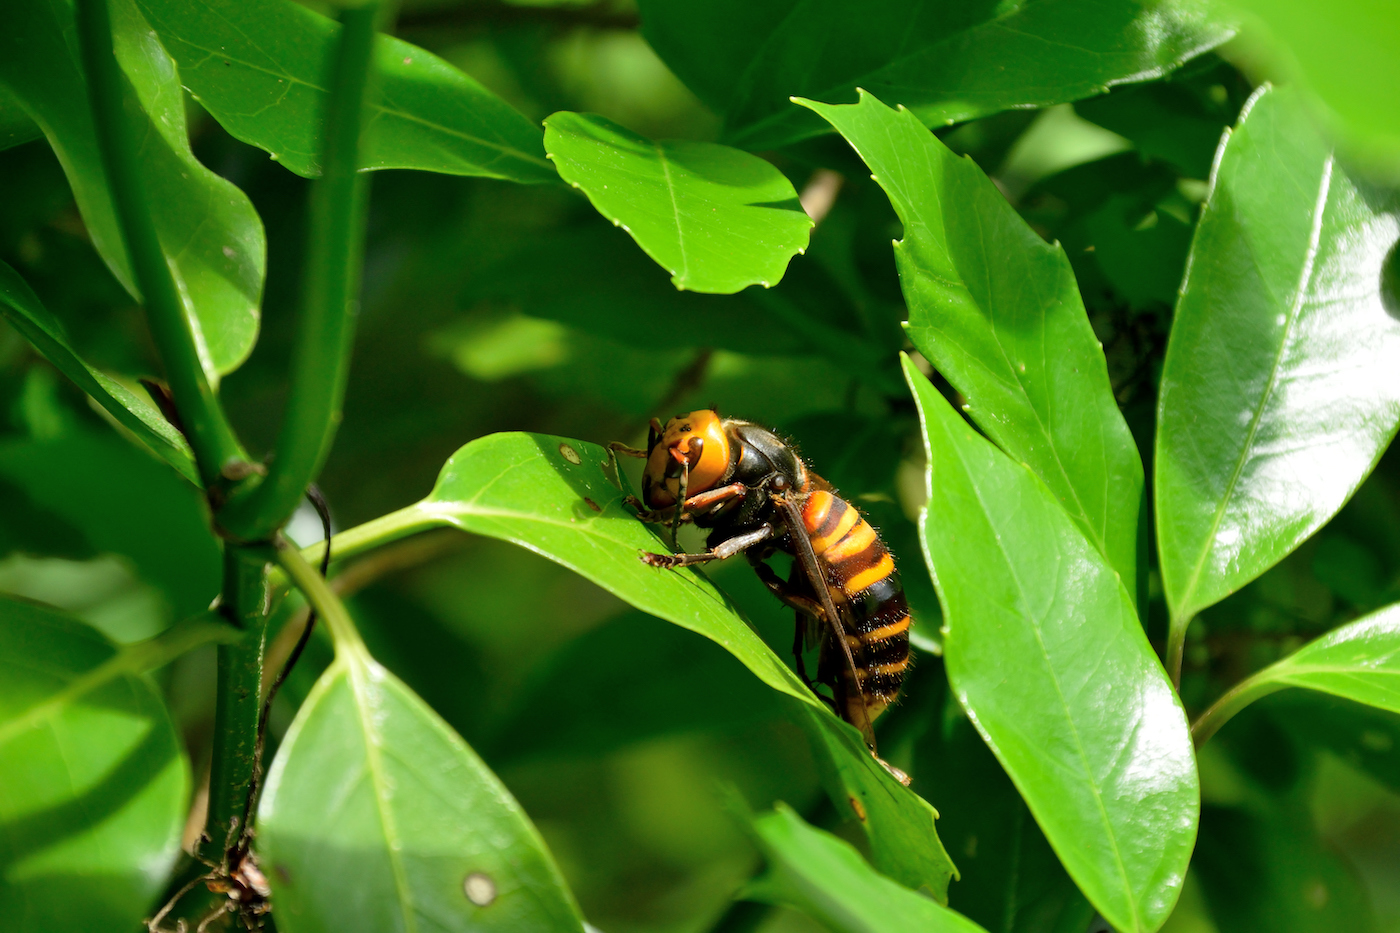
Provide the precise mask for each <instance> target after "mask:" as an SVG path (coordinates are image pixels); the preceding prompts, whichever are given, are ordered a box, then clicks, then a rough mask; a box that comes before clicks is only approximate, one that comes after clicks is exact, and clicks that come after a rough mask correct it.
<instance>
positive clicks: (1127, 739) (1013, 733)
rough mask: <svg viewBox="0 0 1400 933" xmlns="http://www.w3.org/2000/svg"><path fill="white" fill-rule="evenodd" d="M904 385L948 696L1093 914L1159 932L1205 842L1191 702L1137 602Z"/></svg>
mask: <svg viewBox="0 0 1400 933" xmlns="http://www.w3.org/2000/svg"><path fill="white" fill-rule="evenodd" d="M905 369H906V373H907V374H908V377H909V381H910V385H911V388H912V390H913V392H914V396H915V400H916V401H917V402H918V405H919V409H920V414H921V416H922V418H923V422H924V440H925V443H926V445H927V450H928V458H929V464H930V469H929V474H928V483H929V501H928V506H927V508H926V509H925V512H924V515H923V518H922V526H923V533H924V542H925V547H926V549H927V553H928V557H929V564H930V566H931V568H932V571H933V575H934V581H935V583H936V585H937V586H938V591H939V596H940V598H941V600H942V602H943V616H944V626H945V631H946V635H945V636H944V656H945V658H946V660H947V665H948V677H949V680H950V682H951V683H952V686H953V689H954V691H955V693H956V695H957V697H958V699H959V701H960V702H961V703H962V704H963V707H964V708H965V709H966V710H967V711H968V715H969V717H970V718H971V719H972V721H973V722H974V723H975V724H976V725H977V728H978V731H979V732H981V733H982V737H983V738H984V739H985V740H986V742H987V744H988V745H989V746H990V747H991V749H992V751H993V752H994V753H995V754H996V756H997V758H998V759H999V760H1000V761H1001V764H1002V767H1003V768H1005V769H1006V772H1007V774H1008V775H1010V777H1011V780H1012V781H1013V782H1014V783H1015V784H1016V787H1017V789H1018V790H1019V791H1020V792H1021V796H1022V797H1024V798H1025V800H1026V803H1027V805H1029V807H1030V809H1031V812H1032V813H1033V814H1034V815H1035V818H1036V820H1037V822H1039V823H1040V826H1041V829H1043V830H1044V831H1045V835H1046V838H1048V839H1049V840H1050V844H1051V845H1052V846H1053V847H1054V849H1055V852H1056V854H1057V855H1059V857H1060V860H1061V861H1062V862H1063V863H1064V866H1065V868H1066V869H1067V870H1068V871H1069V874H1070V877H1072V878H1073V879H1074V880H1075V882H1076V883H1077V884H1078V885H1079V888H1080V890H1081V891H1083V892H1084V894H1085V896H1086V897H1088V898H1089V900H1090V902H1092V903H1093V904H1094V906H1095V907H1097V908H1098V910H1099V912H1100V913H1101V914H1103V916H1104V918H1105V919H1107V921H1108V922H1109V923H1110V924H1111V925H1112V926H1113V927H1114V928H1115V929H1117V930H1122V931H1133V933H1137V931H1144V933H1147V931H1152V930H1155V929H1157V928H1158V927H1159V926H1161V924H1162V923H1163V921H1165V920H1166V918H1167V916H1168V915H1169V914H1170V913H1171V909H1172V906H1173V905H1174V903H1175V901H1176V898H1177V895H1178V894H1179V893H1180V891H1181V885H1182V882H1183V880H1184V878H1185V875H1186V865H1187V862H1188V861H1189V860H1190V857H1191V846H1192V842H1193V840H1194V837H1195V831H1196V818H1197V812H1198V792H1199V789H1198V784H1197V779H1196V769H1195V761H1194V759H1193V757H1192V753H1191V740H1190V736H1189V733H1188V731H1187V729H1186V719H1185V715H1184V713H1183V712H1182V708H1181V702H1180V700H1179V699H1178V698H1177V696H1176V693H1175V692H1174V691H1173V690H1172V688H1171V684H1170V683H1168V682H1167V678H1166V676H1165V675H1164V673H1163V671H1162V667H1161V665H1160V664H1159V663H1158V661H1157V657H1156V655H1155V654H1153V652H1152V648H1151V646H1150V645H1149V644H1148V643H1147V637H1146V635H1145V634H1144V633H1143V630H1142V626H1141V625H1140V624H1139V623H1138V619H1137V616H1136V615H1135V614H1134V612H1133V606H1132V600H1131V598H1130V597H1129V595H1128V592H1127V590H1126V589H1124V587H1123V584H1122V582H1121V581H1120V580H1119V579H1118V578H1117V576H1116V575H1115V574H1114V573H1113V571H1112V570H1111V569H1110V568H1109V566H1108V565H1107V564H1106V562H1105V561H1104V560H1103V557H1102V555H1100V554H1099V552H1098V551H1096V550H1095V549H1094V548H1093V546H1092V545H1091V544H1090V543H1089V542H1088V541H1087V540H1086V539H1085V537H1084V536H1083V534H1081V533H1080V531H1079V530H1078V528H1076V527H1075V525H1074V524H1073V523H1072V522H1070V520H1069V519H1068V517H1067V516H1066V515H1065V513H1064V511H1063V510H1062V509H1060V508H1059V507H1058V506H1057V504H1056V502H1055V497H1054V496H1053V495H1052V493H1051V492H1050V490H1048V489H1047V488H1046V487H1045V486H1044V485H1043V484H1042V483H1041V482H1040V481H1039V480H1037V479H1036V477H1035V475H1034V474H1033V473H1031V471H1030V470H1028V469H1026V468H1024V467H1023V466H1021V465H1020V464H1017V463H1015V462H1014V461H1013V460H1011V459H1010V458H1008V457H1006V456H1005V455H1003V454H1002V453H1001V452H999V451H998V450H997V449H996V448H995V447H994V446H993V445H992V444H990V443H988V442H987V441H986V440H985V439H983V438H982V437H981V436H979V435H978V434H977V432H976V431H974V430H973V428H972V427H971V426H970V425H969V424H967V422H965V421H964V420H963V419H961V418H960V417H958V415H957V413H956V412H955V411H954V410H953V408H952V406H950V405H949V404H948V403H947V401H945V400H944V398H943V396H942V395H940V394H939V393H938V391H937V390H936V389H934V387H933V386H932V385H931V384H930V383H929V382H928V380H926V379H924V378H923V377H922V376H920V375H918V373H917V371H915V370H914V369H913V367H912V364H910V363H909V362H908V361H907V360H906V364H905Z"/></svg>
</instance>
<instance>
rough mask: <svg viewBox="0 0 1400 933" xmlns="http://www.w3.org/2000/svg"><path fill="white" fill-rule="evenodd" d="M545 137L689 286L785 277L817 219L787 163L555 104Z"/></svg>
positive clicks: (679, 283) (736, 285) (584, 186)
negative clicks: (654, 133)
mask: <svg viewBox="0 0 1400 933" xmlns="http://www.w3.org/2000/svg"><path fill="white" fill-rule="evenodd" d="M544 125H545V133H544V144H545V148H546V149H547V150H548V151H549V157H550V158H551V159H553V160H554V165H555V167H556V168H558V170H559V175H560V177H562V178H563V179H564V180H565V181H567V182H568V183H569V184H571V185H573V186H574V187H575V188H579V189H581V190H582V191H583V193H584V194H586V195H588V199H589V200H590V201H592V202H593V206H594V207H596V208H597V209H598V212H599V213H600V214H602V215H603V216H604V217H607V218H608V219H609V220H611V221H612V222H613V223H615V224H617V225H618V226H620V227H622V229H624V230H626V231H627V232H628V233H630V234H631V235H632V239H634V240H636V241H637V245H639V246H640V247H641V248H642V249H644V250H645V251H646V253H647V255H648V256H650V257H651V258H652V259H655V260H656V262H657V263H658V264H659V265H660V266H661V267H662V268H664V269H666V271H668V272H670V273H671V282H672V283H673V284H674V285H675V286H676V288H680V289H689V290H691V291H697V292H713V293H716V294H723V295H728V294H732V293H734V292H737V291H739V290H741V289H743V288H745V287H747V286H749V285H762V286H764V287H765V288H767V287H769V286H772V285H776V284H777V283H778V281H779V280H780V279H782V277H783V272H784V271H785V270H786V269H787V264H788V260H790V259H791V258H792V257H793V256H794V255H796V254H797V253H800V252H802V251H803V250H805V249H806V248H807V240H808V237H809V236H810V234H811V230H812V221H811V218H809V217H808V216H807V215H806V214H805V213H804V212H803V210H802V205H801V204H799V203H798V201H797V192H796V191H795V190H794V189H793V187H792V182H790V181H788V180H787V178H786V177H785V176H784V175H783V173H782V172H780V171H778V170H777V169H776V168H775V167H774V166H773V165H771V164H770V163H768V162H765V161H764V160H763V159H760V158H758V157H757V156H754V155H750V154H749V153H747V152H743V151H741V150H738V149H731V148H730V147H728V146H720V145H717V144H715V143H701V142H691V141H688V140H660V141H652V140H650V139H646V138H645V137H642V136H638V135H637V134H636V133H633V132H631V131H630V130H627V129H625V128H624V127H621V126H618V125H617V124H616V123H614V122H612V121H611V120H608V119H605V118H604V117H600V116H596V115H594V114H587V113H569V112H561V113H556V114H554V115H553V116H551V117H550V118H549V119H547V120H545V121H544Z"/></svg>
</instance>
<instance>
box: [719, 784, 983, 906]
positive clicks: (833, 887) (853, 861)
mask: <svg viewBox="0 0 1400 933" xmlns="http://www.w3.org/2000/svg"><path fill="white" fill-rule="evenodd" d="M753 828H754V831H755V834H756V836H757V838H758V843H759V846H760V847H761V848H762V850H763V854H764V857H765V858H766V859H767V861H768V870H767V872H765V873H764V874H763V875H761V876H760V877H758V878H756V879H754V881H752V882H750V884H749V886H748V888H746V889H745V893H744V896H745V898H747V899H750V900H760V901H766V902H768V903H770V904H784V905H787V906H790V907H795V908H797V909H798V910H800V911H802V912H803V913H806V914H808V915H809V916H811V917H812V918H814V919H816V920H818V921H820V922H821V923H822V924H823V925H824V926H826V927H827V928H828V929H831V930H836V931H841V933H902V931H908V933H914V931H919V933H943V931H948V933H976V931H979V930H981V929H982V928H981V927H979V926H978V925H977V924H975V923H973V922H972V921H971V920H968V919H967V918H966V917H963V916H961V915H960V914H957V913H954V912H953V911H951V910H949V909H948V908H947V907H944V906H942V905H941V904H938V903H935V902H934V901H931V900H929V899H928V898H926V897H923V896H922V895H920V894H917V893H915V892H913V891H911V890H909V889H908V888H906V887H902V886H901V885H898V884H896V883H895V882H893V881H891V880H890V879H889V878H886V877H885V876H884V875H882V874H880V873H879V872H877V871H876V870H875V869H873V868H871V867H870V864H869V863H868V862H866V861H865V859H863V858H861V856H860V853H859V852H857V851H856V850H855V849H854V848H852V847H851V844H850V843H849V842H846V841H845V840H844V839H838V838H837V837H836V836H833V835H831V834H830V833H828V832H823V831H822V830H820V829H817V828H816V827H814V826H809V825H808V824H807V823H806V822H805V821H804V820H803V819H802V817H800V816H798V815H797V814H796V813H794V812H793V811H792V809H791V808H789V807H788V806H787V805H786V804H782V803H779V804H778V805H777V807H776V808H775V809H774V810H773V812H771V813H765V814H763V815H761V816H759V817H757V818H756V819H754V821H753Z"/></svg>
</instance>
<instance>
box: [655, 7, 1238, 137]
mask: <svg viewBox="0 0 1400 933" xmlns="http://www.w3.org/2000/svg"><path fill="white" fill-rule="evenodd" d="M639 5H640V6H641V9H642V34H643V35H645V36H646V38H647V41H648V42H650V43H651V45H652V47H653V48H655V49H656V50H657V52H658V54H660V55H661V57H662V58H663V59H665V60H666V63H667V64H668V65H670V66H671V69H672V70H673V71H674V72H675V73H676V74H677V75H678V76H679V77H680V78H681V80H682V81H684V82H686V84H687V85H689V86H690V88H691V90H693V91H695V93H696V94H698V95H699V96H700V97H701V98H702V99H703V100H704V101H705V102H706V103H708V104H710V106H712V107H714V108H715V109H716V110H718V111H719V112H721V113H722V114H724V118H725V135H726V137H727V138H728V140H729V141H731V142H733V143H735V144H736V145H741V146H744V147H745V148H748V149H767V148H773V147H775V146H780V145H783V144H785V143H789V142H793V141H795V140H798V139H802V138H804V137H808V136H814V135H816V134H818V133H820V132H823V131H824V130H825V127H823V126H822V125H821V124H820V123H819V122H817V121H815V120H813V119H812V118H811V117H810V116H808V115H807V114H804V113H802V112H801V111H800V110H797V109H795V108H793V107H791V106H790V105H789V104H788V96H789V95H797V96H800V97H810V98H813V99H815V100H821V101H826V102H828V103H835V102H837V101H839V100H841V99H843V98H849V97H850V95H851V94H852V93H853V92H854V91H855V89H856V88H858V87H861V88H865V89H867V90H869V91H871V92H872V93H874V94H875V95H877V96H879V97H881V98H883V99H885V100H891V101H894V102H896V103H900V104H903V105H904V106H906V107H908V108H909V109H910V110H912V111H913V112H914V114H915V115H916V116H917V117H918V118H919V119H920V120H921V121H923V123H924V124H925V125H926V126H939V125H942V124H946V123H954V122H957V121H959V120H969V119H972V118H973V117H978V116H983V115H986V114H990V113H995V112H997V111H999V110H1008V109H1011V108H1015V107H1043V106H1046V105H1049V104H1056V103H1063V102H1065V101H1071V100H1077V99H1079V98H1081V97H1089V96H1091V95H1094V94H1101V93H1103V92H1104V90H1106V89H1107V88H1109V87H1111V86H1112V85H1115V84H1121V83H1124V82H1129V81H1142V80H1146V79H1148V78H1152V77H1156V76H1159V75H1162V74H1165V73H1166V72H1169V71H1171V70H1172V69H1173V68H1175V67H1176V66H1177V65H1179V64H1181V63H1182V62H1183V61H1185V60H1187V59H1189V58H1191V57H1193V56H1195V55H1199V54H1200V53H1201V52H1204V51H1206V50H1207V49H1209V48H1211V47H1212V46H1215V45H1217V44H1219V43H1220V42H1223V41H1224V40H1225V39H1226V38H1228V37H1229V35H1230V30H1229V29H1228V28H1227V27H1224V26H1221V25H1219V24H1217V23H1213V22H1212V21H1211V20H1210V19H1209V18H1208V16H1207V15H1206V7H1205V5H1204V4H1202V3H1198V2H1195V0H1180V2H1178V0H1166V2H1162V0H1132V2H1128V3H1113V4H1104V3H1099V2H1095V0H1051V2H1040V3H1037V2H1026V0H1016V2H1012V3H996V2H992V0H978V2H975V3H967V4H952V5H947V4H933V5H929V4H909V3H903V2H900V0H880V2H875V3H861V4H850V3H841V2H839V0H783V2H776V3H762V4H753V3H744V2H741V0H722V2H712V3H701V4H697V3H686V2H683V0H641V3H640V4H639Z"/></svg>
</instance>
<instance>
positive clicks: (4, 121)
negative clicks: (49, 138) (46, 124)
mask: <svg viewBox="0 0 1400 933" xmlns="http://www.w3.org/2000/svg"><path fill="white" fill-rule="evenodd" d="M43 135H44V133H43V131H42V130H40V129H39V126H38V124H36V123H35V122H34V121H33V120H31V119H29V114H27V113H25V112H24V107H23V106H21V105H20V102H19V101H18V100H16V99H15V98H14V97H13V96H12V95H11V94H10V92H9V91H7V90H6V89H5V86H4V85H2V84H0V150H5V149H9V148H11V147H13V146H18V145H20V144H22V143H27V142H29V141H30V140H33V139H41V138H43Z"/></svg>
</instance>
